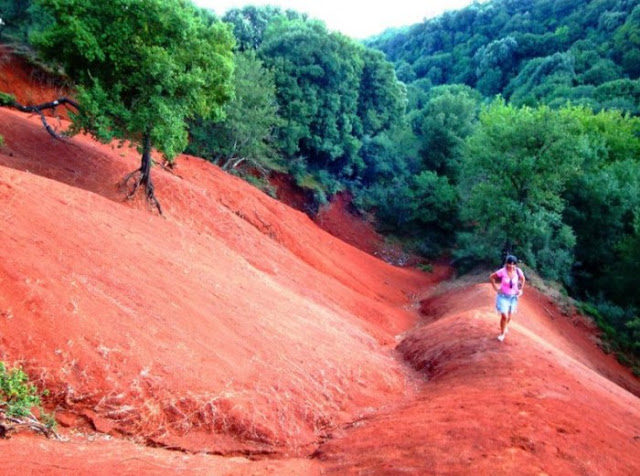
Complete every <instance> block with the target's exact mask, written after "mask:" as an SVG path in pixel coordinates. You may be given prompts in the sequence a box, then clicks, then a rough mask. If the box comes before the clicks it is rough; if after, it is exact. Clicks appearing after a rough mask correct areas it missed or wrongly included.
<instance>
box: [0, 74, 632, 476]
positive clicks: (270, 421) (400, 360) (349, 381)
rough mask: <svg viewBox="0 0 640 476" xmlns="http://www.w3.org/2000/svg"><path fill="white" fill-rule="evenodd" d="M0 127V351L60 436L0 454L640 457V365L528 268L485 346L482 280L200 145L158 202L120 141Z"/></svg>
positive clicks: (22, 438)
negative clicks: (526, 281)
mask: <svg viewBox="0 0 640 476" xmlns="http://www.w3.org/2000/svg"><path fill="white" fill-rule="evenodd" d="M14 85H15V83H14ZM28 87H29V85H28V84H21V85H19V87H17V88H16V92H17V93H21V94H24V93H25V91H26V90H27V89H28ZM23 100H26V99H23ZM60 124H61V125H62V126H64V125H65V123H64V121H61V123H60ZM0 134H1V135H3V136H4V138H5V144H4V146H2V147H1V148H0V204H1V205H2V206H1V207H0V222H1V226H0V239H1V242H2V246H1V247H0V316H1V317H0V359H1V360H4V361H6V362H8V363H10V364H14V363H16V364H21V365H22V366H23V367H24V368H25V369H26V370H27V371H28V373H29V375H30V376H31V377H32V379H34V380H35V381H36V382H37V383H38V384H39V385H40V386H42V387H46V388H48V389H49V390H50V391H51V396H50V398H49V399H48V400H47V406H48V409H49V410H55V411H56V417H57V419H58V421H59V424H60V434H61V435H62V436H63V437H64V441H61V442H59V441H54V440H46V439H44V438H42V437H36V436H33V435H29V434H19V435H16V436H14V437H13V438H12V439H11V440H8V441H5V442H3V443H2V446H1V447H0V448H1V450H0V451H1V452H2V456H3V461H4V462H5V463H3V472H5V473H6V474H24V472H26V471H31V472H37V473H45V474H65V473H68V472H69V471H75V472H79V473H81V474H86V473H89V472H91V473H92V474H114V473H118V474H133V473H136V474H175V473H176V472H184V473H185V474H267V473H276V474H315V473H321V472H335V473H345V472H352V473H357V472H360V471H365V472H367V471H371V472H373V473H389V472H391V473H393V472H401V471H405V472H407V471H408V472H413V473H425V472H426V473H450V474H451V473H454V474H455V473H462V472H468V471H470V470H472V468H473V470H474V471H475V472H478V473H484V474H489V473H491V474H508V473H512V472H514V471H515V470H516V469H517V470H518V472H520V473H522V474H533V473H535V474H539V473H540V472H547V473H549V472H552V469H554V468H558V471H560V472H562V473H563V474H567V473H573V474H583V473H587V474H634V473H638V471H639V470H640V461H639V459H638V457H637V455H638V454H640V453H639V452H638V449H639V448H640V405H639V400H638V397H637V395H640V385H639V384H638V381H637V380H635V379H633V377H631V376H630V375H629V372H628V371H627V370H626V369H624V368H622V367H621V366H619V365H618V364H617V363H616V362H615V361H614V359H613V358H612V357H611V356H605V355H604V354H602V353H601V352H600V350H599V349H598V347H597V346H596V343H595V336H594V331H593V329H591V328H590V327H589V326H587V325H585V323H583V321H582V320H580V319H579V317H577V316H564V315H562V314H561V313H560V311H559V310H558V309H556V307H555V306H554V305H553V303H552V302H550V301H549V300H548V299H547V298H545V297H544V296H542V295H539V294H538V293H537V292H536V291H534V290H533V289H531V290H530V291H529V292H528V293H527V294H526V295H525V297H524V298H523V303H522V312H521V316H520V317H519V319H518V321H517V322H516V323H515V325H514V327H513V330H512V333H511V334H510V335H509V336H508V338H507V341H506V342H505V343H504V344H500V343H499V342H498V341H497V340H496V339H495V334H496V330H497V319H496V317H495V315H494V312H493V310H492V308H491V302H492V296H491V293H490V292H489V291H490V288H489V286H488V285H487V284H477V283H474V282H466V283H462V282H460V283H455V282H454V283H451V282H447V283H445V284H443V285H441V287H436V284H437V283H438V282H442V281H444V280H445V279H446V278H448V277H449V276H450V270H449V269H448V268H447V267H446V266H436V267H435V271H434V273H432V274H429V275H427V274H424V273H420V272H418V271H414V270H409V269H400V268H395V267H392V266H390V265H387V264H385V263H384V262H382V261H380V260H378V259H376V258H374V257H372V256H371V255H369V254H366V253H364V252H361V251H359V250H358V249H356V248H354V247H353V246H350V245H347V244H345V243H344V242H342V241H340V240H338V239H337V238H335V237H333V236H332V235H330V234H328V233H326V232H324V231H323V230H321V229H320V228H318V227H317V225H316V224H314V223H313V222H312V221H311V220H310V219H309V218H308V217H307V216H306V215H304V214H302V213H300V212H297V211H295V210H292V209H290V208H288V207H287V206H285V205H283V204H281V203H279V202H277V201H275V200H273V199H271V198H269V197H267V196H266V195H264V194H262V193H260V192H258V191H256V190H255V189H253V188H251V187H250V186H248V185H247V184H245V183H244V182H242V181H240V180H238V179H235V178H233V177H230V176H229V175H226V174H224V173H222V172H221V171H220V170H219V169H217V168H216V167H214V166H212V165H211V164H209V163H206V162H204V161H202V160H200V159H198V158H194V157H189V156H181V157H180V158H179V159H178V168H177V169H176V170H175V172H174V173H171V172H169V171H166V170H164V169H162V168H161V167H156V168H155V169H154V174H155V183H156V193H157V195H158V197H159V198H160V200H161V201H162V205H163V210H164V212H165V215H164V216H163V217H159V216H157V215H155V214H154V213H153V212H152V211H151V210H150V209H149V208H148V207H147V206H146V204H145V203H143V202H142V201H140V200H133V201H128V202H127V201H123V197H124V191H122V190H120V189H119V188H118V186H117V183H118V182H119V181H120V180H121V179H122V177H123V176H124V175H125V174H126V173H128V172H129V171H131V170H133V169H134V168H136V166H137V165H138V163H137V161H138V157H137V154H136V152H135V151H133V150H130V149H127V148H124V149H119V148H116V147H112V146H105V145H101V144H97V143H96V142H94V141H92V140H90V139H89V138H87V137H81V136H78V137H75V138H73V139H71V140H68V141H65V142H61V141H54V140H52V139H51V138H50V137H49V136H48V135H47V134H46V133H45V132H44V130H43V129H42V126H41V124H40V123H39V119H38V118H35V117H27V116H26V115H24V114H19V113H15V112H12V111H8V110H0ZM481 279H484V277H483V278H481ZM420 302H421V303H422V304H421V305H420V306H419V305H418V303H420ZM396 343H399V345H398V346H397V348H396ZM634 394H635V396H634ZM167 450H183V451H182V452H177V451H167ZM594 455H597V458H596V457H595V456H594ZM554 472H555V471H554Z"/></svg>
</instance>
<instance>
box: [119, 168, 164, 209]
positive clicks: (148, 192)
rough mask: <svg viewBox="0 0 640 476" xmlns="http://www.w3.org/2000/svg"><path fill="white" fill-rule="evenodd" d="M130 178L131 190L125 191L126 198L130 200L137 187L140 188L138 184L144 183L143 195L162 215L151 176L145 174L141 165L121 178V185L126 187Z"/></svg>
mask: <svg viewBox="0 0 640 476" xmlns="http://www.w3.org/2000/svg"><path fill="white" fill-rule="evenodd" d="M137 174H138V177H136V178H134V177H135V176H136V175H137ZM132 179H133V187H132V188H131V191H130V192H129V193H127V200H131V199H132V198H133V196H134V195H135V194H136V192H137V191H138V188H140V185H144V189H145V197H146V199H147V201H148V202H150V203H151V204H152V205H154V206H155V207H156V208H157V209H158V213H159V214H160V215H162V207H160V202H159V201H158V199H157V198H156V195H155V193H154V187H153V182H152V181H151V176H150V175H148V174H145V172H144V170H143V167H142V166H141V167H140V168H138V169H136V170H134V171H133V172H131V173H130V174H128V175H127V176H126V177H125V178H124V179H122V186H123V187H127V184H128V183H129V181H130V180H132Z"/></svg>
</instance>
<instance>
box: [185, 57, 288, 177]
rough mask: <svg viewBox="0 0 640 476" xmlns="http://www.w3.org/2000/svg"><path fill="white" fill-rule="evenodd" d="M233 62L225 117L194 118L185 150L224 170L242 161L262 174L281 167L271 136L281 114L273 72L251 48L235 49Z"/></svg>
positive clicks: (234, 166) (236, 165) (278, 123)
mask: <svg viewBox="0 0 640 476" xmlns="http://www.w3.org/2000/svg"><path fill="white" fill-rule="evenodd" d="M235 65H236V69H235V96H234V98H233V99H232V100H231V101H229V102H228V103H227V104H226V105H225V106H224V112H225V117H224V119H221V120H218V121H217V122H216V121H214V120H211V119H206V118H197V119H196V120H194V121H193V122H192V123H191V126H190V128H189V132H190V142H189V147H188V149H187V151H188V152H189V153H191V154H195V155H198V156H199V157H205V158H208V159H210V160H212V161H213V162H214V163H216V164H218V165H220V166H221V167H222V168H223V169H235V168H236V167H238V166H239V165H240V164H243V163H244V164H246V165H249V167H251V168H254V169H256V168H257V169H259V170H260V171H262V172H263V173H265V174H266V173H267V172H268V171H269V170H282V165H281V164H280V163H279V162H280V160H279V154H278V151H277V149H276V145H275V137H274V134H275V129H276V128H277V127H278V126H279V125H280V117H279V116H278V105H277V103H276V97H275V84H274V79H273V73H272V72H271V71H269V70H267V69H265V68H264V66H263V65H262V62H261V61H260V60H258V59H256V56H255V52H254V51H253V50H246V51H243V52H240V51H238V52H236V54H235Z"/></svg>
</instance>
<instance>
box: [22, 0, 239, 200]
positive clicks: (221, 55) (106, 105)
mask: <svg viewBox="0 0 640 476" xmlns="http://www.w3.org/2000/svg"><path fill="white" fill-rule="evenodd" d="M36 2H37V4H38V5H39V6H41V7H42V8H43V9H45V10H46V11H48V12H50V14H51V15H52V16H53V18H54V19H55V22H54V23H53V24H51V25H49V26H48V28H46V30H45V31H43V32H42V33H40V34H37V35H35V36H34V37H33V42H34V44H35V45H37V46H38V47H39V49H40V50H41V52H42V53H43V54H45V55H46V57H48V58H50V59H53V60H56V61H58V62H60V63H61V64H62V65H63V67H64V69H65V71H66V73H67V74H68V75H69V76H70V77H71V78H72V79H73V80H74V81H75V82H76V84H77V90H78V94H77V99H78V102H79V104H80V106H81V109H80V112H79V113H78V114H77V115H74V116H73V118H72V119H73V130H74V131H86V132H88V133H90V134H92V135H93V136H94V137H96V138H97V139H98V140H101V141H104V142H109V141H111V140H112V139H114V138H118V139H130V140H134V141H137V142H139V143H141V154H142V160H141V165H140V168H139V169H138V170H136V171H134V172H133V173H132V174H130V175H129V176H128V177H127V178H126V179H125V183H126V182H127V181H128V180H129V179H130V178H132V177H134V176H136V175H137V179H136V180H135V183H134V187H133V191H132V192H131V195H133V193H135V191H136V190H137V189H138V187H139V186H140V185H143V186H144V187H145V189H146V196H147V198H148V199H149V200H150V201H151V202H152V203H154V204H155V205H156V206H157V208H158V210H159V211H160V212H161V209H160V205H159V202H158V201H157V199H156V197H155V195H154V191H153V184H152V182H151V176H150V173H151V150H152V147H155V148H157V149H158V150H159V151H160V152H162V153H163V154H164V156H165V158H166V159H168V160H172V159H173V157H175V155H176V154H178V153H180V152H181V151H182V150H184V148H185V147H186V145H187V125H186V119H187V118H190V117H193V116H195V115H196V114H198V115H200V116H202V117H207V116H209V117H215V116H220V115H221V114H222V105H223V104H224V103H225V102H226V101H227V100H228V99H230V98H231V97H232V94H233V84H232V82H231V79H232V74H233V54H232V48H233V37H232V34H231V32H230V31H229V28H228V26H226V25H224V24H222V23H220V22H216V21H214V20H213V18H211V17H207V16H206V15H205V14H204V13H203V12H202V11H199V10H197V9H196V7H194V6H193V4H192V3H191V2H189V1H186V0H114V1H112V2H95V1H92V0H36Z"/></svg>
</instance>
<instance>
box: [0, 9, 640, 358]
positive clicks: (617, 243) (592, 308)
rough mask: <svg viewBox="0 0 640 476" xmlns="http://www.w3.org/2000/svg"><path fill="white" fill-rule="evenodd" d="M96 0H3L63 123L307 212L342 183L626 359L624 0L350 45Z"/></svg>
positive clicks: (464, 15) (630, 149) (506, 14)
mask: <svg viewBox="0 0 640 476" xmlns="http://www.w3.org/2000/svg"><path fill="white" fill-rule="evenodd" d="M95 3H96V2H92V1H90V0H20V1H16V0H0V18H1V19H2V21H1V22H0V35H1V40H2V41H3V42H7V43H14V44H21V45H29V47H30V48H33V50H34V51H36V52H37V54H38V55H39V57H40V58H42V59H46V60H48V61H51V62H52V63H51V64H57V65H61V66H62V67H63V70H64V73H66V74H67V75H68V77H69V78H70V81H71V82H72V83H73V85H74V86H75V87H76V88H77V90H78V91H79V96H78V98H79V102H80V105H81V110H80V112H79V113H78V114H76V115H75V116H74V127H75V130H78V131H79V130H83V131H87V132H90V133H92V134H94V135H95V136H96V137H97V138H99V139H101V140H110V139H112V138H114V137H118V138H133V139H136V140H138V141H140V142H141V143H144V144H145V145H149V146H151V145H152V146H153V147H155V148H156V149H158V150H159V151H160V152H162V153H164V155H165V157H166V158H167V159H168V160H172V158H173V157H174V156H175V155H176V154H177V153H178V152H180V151H181V150H185V149H186V150H187V151H188V152H190V153H194V154H197V155H199V156H202V157H205V158H207V159H208V160H211V161H212V162H214V163H216V164H218V165H219V166H220V167H222V168H224V169H225V170H228V171H229V172H231V173H236V174H240V175H242V176H244V177H245V178H246V179H247V180H250V181H252V182H254V183H255V184H256V185H258V186H261V187H263V188H265V189H267V188H268V177H269V174H270V173H271V172H273V171H280V172H285V173H288V174H290V175H291V176H292V177H294V178H295V180H296V182H297V183H298V184H299V185H300V186H301V187H303V188H305V189H308V190H309V191H310V193H311V194H313V196H314V199H315V202H314V204H315V207H317V206H319V205H321V204H322V203H324V202H325V201H326V200H328V199H330V197H331V196H332V195H333V194H335V193H337V192H340V191H348V192H350V193H351V195H352V196H353V200H354V204H355V205H356V206H357V207H358V208H359V209H360V210H361V211H363V212H367V213H370V214H373V215H374V216H375V217H376V221H377V224H378V226H379V229H380V231H382V232H384V233H385V234H388V235H390V236H391V235H393V236H394V237H396V238H397V239H401V240H402V241H403V243H405V244H406V246H408V247H410V248H411V249H412V250H413V251H414V252H418V253H421V254H422V255H424V256H439V255H442V254H447V255H449V256H452V257H453V258H454V263H456V264H457V265H458V266H459V267H460V268H461V269H467V268H469V267H471V266H474V265H476V264H484V265H488V266H491V267H494V266H497V265H498V264H499V261H500V256H501V253H502V251H503V250H504V249H505V248H509V249H511V250H512V251H513V252H514V253H515V254H517V255H518V257H519V258H520V259H521V260H522V261H523V263H524V264H525V265H526V266H528V267H530V268H531V269H533V270H535V271H536V272H538V273H539V274H540V275H541V276H543V277H544V278H547V279H549V280H553V281H555V282H557V283H559V284H560V285H561V286H562V287H563V289H566V290H567V292H568V293H569V294H570V295H572V296H573V297H575V298H577V299H579V300H580V301H581V302H583V303H584V304H583V308H584V309H585V310H588V312H589V313H591V314H592V315H593V316H594V317H596V319H597V320H598V322H599V324H600V325H601V327H602V328H603V329H604V330H605V332H606V333H607V335H608V336H609V337H611V338H612V339H614V340H615V342H616V345H618V346H621V347H622V348H623V349H624V350H627V351H629V350H630V351H633V352H635V353H636V354H638V355H640V317H638V309H640V294H638V293H636V292H633V291H634V284H635V274H636V272H637V271H638V269H640V166H639V165H640V164H639V162H640V119H639V117H638V116H639V114H640V3H639V2H638V1H637V0H636V1H632V0H592V1H586V0H491V1H486V2H482V3H474V4H472V5H471V6H469V7H467V8H465V9H462V10H459V11H454V12H447V13H446V14H444V15H442V16H440V17H438V18H434V19H431V20H426V21H424V22H422V23H419V24H416V25H413V26H409V27H405V28H402V29H390V30H388V31H386V32H384V33H382V34H381V35H379V36H377V37H374V38H370V39H368V40H366V41H364V42H357V41H355V40H352V39H350V38H348V37H346V36H344V35H341V34H339V33H335V32H330V31H328V30H327V28H326V26H325V25H324V23H322V22H321V21H318V20H316V19H312V18H308V17H307V16H306V15H304V14H301V13H298V12H295V11H290V10H287V11H284V10H282V9H279V8H276V7H260V8H258V7H245V8H243V9H234V10H231V11H229V12H227V13H226V14H225V15H224V16H223V17H222V18H217V17H216V16H215V15H214V14H213V13H212V12H208V11H203V10H200V9H197V8H196V7H194V6H193V5H192V4H191V3H190V2H189V1H184V0H171V1H169V2H162V1H160V0H136V1H134V0H118V1H117V2H111V4H110V5H109V6H108V7H105V6H102V7H101V6H98V5H94V4H95ZM132 11H135V12H137V13H136V14H135V15H132V14H131V13H132ZM114 22H115V24H117V25H118V28H117V29H116V30H114V31H113V32H111V33H112V34H106V32H105V31H103V30H104V25H105V24H108V23H114ZM170 25H174V26H175V25H178V27H175V28H174V27H171V26H170ZM150 32H153V34H151V33H150ZM187 32H188V34H187ZM187 38H189V41H186V40H187ZM140 70H143V72H142V73H141V72H140ZM122 75H128V76H127V78H128V80H127V81H125V80H124V79H123V77H122ZM159 117H162V120H157V119H158V118H159ZM114 118H115V119H114ZM147 162H149V161H147ZM147 165H148V163H147ZM143 166H144V160H143ZM143 166H141V169H140V172H141V173H140V175H141V177H142V175H143V173H144V172H147V178H148V176H149V173H150V172H149V170H143ZM137 185H143V186H145V187H147V193H149V186H150V185H151V182H150V179H149V178H148V182H145V181H144V180H142V181H141V182H140V183H138V184H137ZM137 185H136V187H137ZM152 194H153V189H152V187H151V196H152ZM160 198H161V197H160ZM309 212H310V213H313V212H314V207H313V206H312V207H310V210H309Z"/></svg>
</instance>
